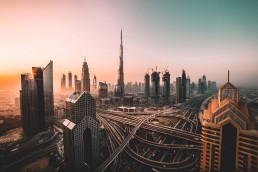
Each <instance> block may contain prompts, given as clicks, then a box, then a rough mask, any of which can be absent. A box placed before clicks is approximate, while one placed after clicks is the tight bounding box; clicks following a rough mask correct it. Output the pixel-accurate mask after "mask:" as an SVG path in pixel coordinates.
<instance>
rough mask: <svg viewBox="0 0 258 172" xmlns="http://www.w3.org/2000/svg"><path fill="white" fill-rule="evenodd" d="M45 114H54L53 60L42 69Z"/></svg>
mask: <svg viewBox="0 0 258 172" xmlns="http://www.w3.org/2000/svg"><path fill="white" fill-rule="evenodd" d="M43 81H44V82H43V86H44V100H45V115H46V116H53V115H54V91H53V61H50V62H49V64H48V65H47V66H46V67H45V68H44V69H43Z"/></svg>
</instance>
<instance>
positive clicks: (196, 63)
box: [0, 0, 258, 90]
mask: <svg viewBox="0 0 258 172" xmlns="http://www.w3.org/2000/svg"><path fill="white" fill-rule="evenodd" d="M198 2H201V3H194V2H190V1H180V2H179V1H176V2H175V1H173V2H169V1H162V2H154V1H148V3H147V1H141V2H136V1H126V2H119V1H111V2H110V3H107V2H100V1H97V2H95V1H94V2H84V1H76V2H75V1H73V2H70V1H60V0H58V1H55V2H52V1H37V2H33V1H29V0H24V1H22V2H21V1H12V2H1V3H0V4H1V5H0V21H1V22H0V37H1V40H0V46H1V47H2V48H1V51H0V58H1V64H0V83H1V84H0V90H3V89H17V90H18V89H20V74H21V73H28V72H29V71H30V69H31V66H36V67H39V66H40V67H43V66H45V65H46V64H47V63H48V62H49V60H53V62H54V85H55V90H56V89H60V80H61V75H62V73H65V74H66V75H67V73H68V71H71V72H72V73H73V74H77V75H78V76H80V74H81V67H82V63H83V59H84V56H86V61H87V63H88V65H89V72H90V74H91V75H90V78H91V80H92V78H93V76H94V74H95V75H96V76H97V80H98V82H99V81H102V82H104V81H107V82H109V83H112V84H115V83H116V80H117V69H118V65H119V48H120V47H119V46H120V30H121V28H122V29H123V46H124V75H125V77H124V79H125V83H127V82H129V81H133V82H135V81H137V82H143V81H144V74H145V73H146V71H147V69H148V68H149V67H150V68H155V67H156V66H158V71H161V72H162V71H163V70H164V69H165V68H166V67H167V66H168V71H169V72H170V74H171V81H175V78H176V77H178V76H180V75H181V71H182V69H185V70H186V75H189V76H190V78H191V82H192V81H194V82H197V80H198V78H200V77H202V75H206V77H207V80H214V81H217V83H218V85H221V84H223V83H225V81H226V80H227V78H226V77H224V76H225V73H226V72H227V70H230V74H231V76H230V81H232V82H233V83H235V85H236V86H242V87H253V88H258V80H256V79H255V78H256V76H257V74H258V69H257V67H256V66H257V65H258V61H257V60H256V59H257V55H258V50H257V47H258V23H257V22H256V19H257V18H258V10H257V7H258V2H255V1H249V2H248V3H246V2H245V3H244V2H240V1H234V3H230V2H224V1H220V2H205V1H198ZM107 26H108V27H107ZM79 79H81V78H80V77H79ZM247 83H248V84H247Z"/></svg>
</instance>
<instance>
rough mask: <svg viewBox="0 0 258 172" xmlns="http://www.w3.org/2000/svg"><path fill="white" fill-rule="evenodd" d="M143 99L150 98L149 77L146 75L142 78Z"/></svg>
mask: <svg viewBox="0 0 258 172" xmlns="http://www.w3.org/2000/svg"><path fill="white" fill-rule="evenodd" d="M144 97H145V98H149V97H150V75H149V74H148V73H146V74H145V76H144Z"/></svg>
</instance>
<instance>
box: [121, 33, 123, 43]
mask: <svg viewBox="0 0 258 172" xmlns="http://www.w3.org/2000/svg"><path fill="white" fill-rule="evenodd" d="M121 45H123V32H122V29H121Z"/></svg>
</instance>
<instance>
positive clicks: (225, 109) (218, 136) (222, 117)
mask: <svg viewBox="0 0 258 172" xmlns="http://www.w3.org/2000/svg"><path fill="white" fill-rule="evenodd" d="M200 171H258V131H257V130H254V119H253V117H252V116H251V115H250V114H249V112H248V107H247V104H246V102H245V101H244V100H242V99H240V98H239V90H238V89H237V88H236V87H235V86H234V85H232V84H231V83H230V82H229V80H228V82H227V83H226V84H225V85H223V86H222V87H221V88H220V89H219V91H218V98H217V99H213V100H212V102H211V103H210V104H209V105H208V108H207V109H205V110H204V113H203V121H202V150H201V166H200Z"/></svg>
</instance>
